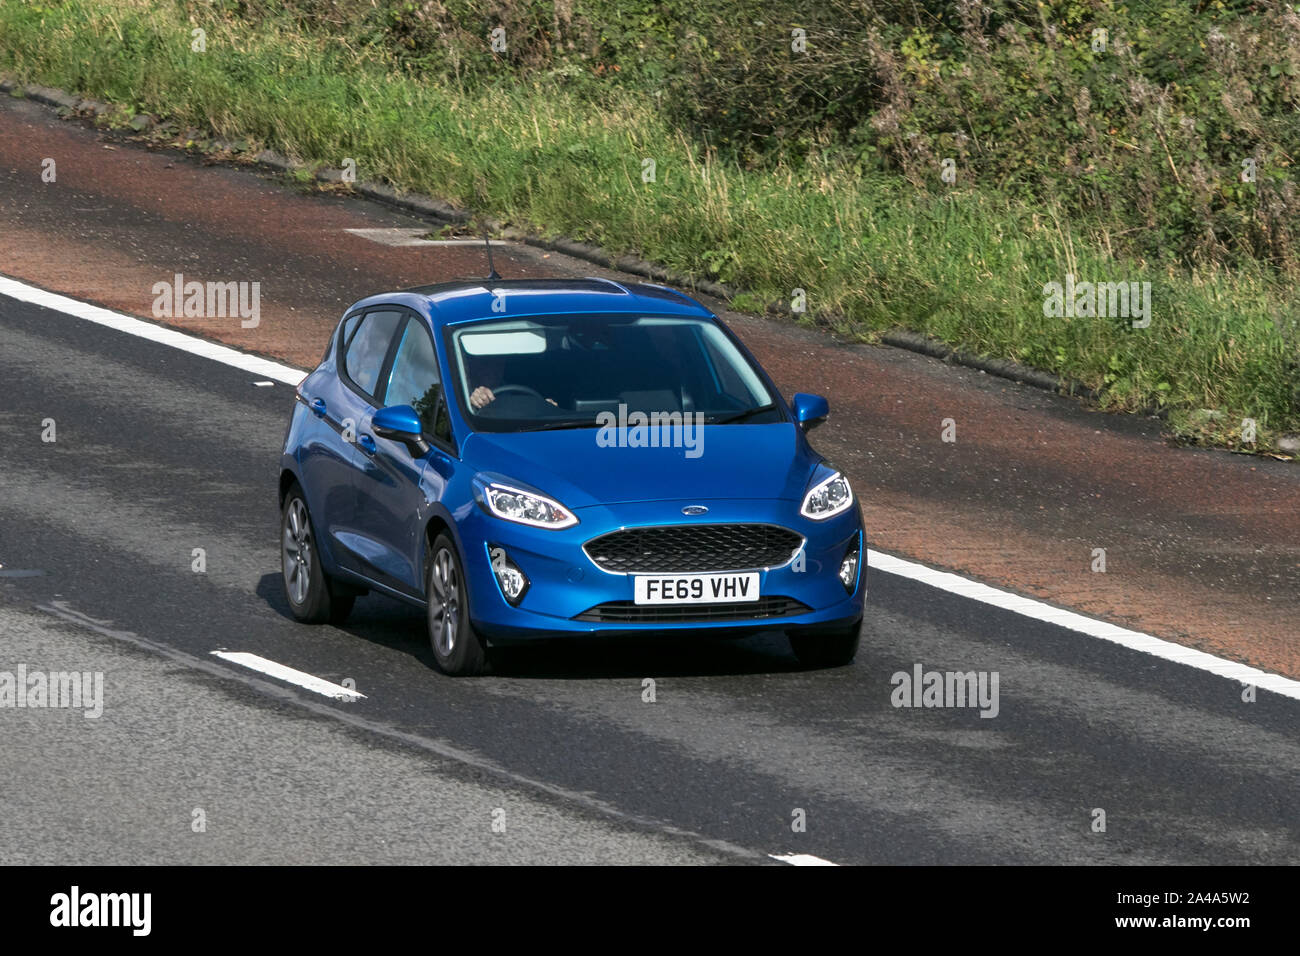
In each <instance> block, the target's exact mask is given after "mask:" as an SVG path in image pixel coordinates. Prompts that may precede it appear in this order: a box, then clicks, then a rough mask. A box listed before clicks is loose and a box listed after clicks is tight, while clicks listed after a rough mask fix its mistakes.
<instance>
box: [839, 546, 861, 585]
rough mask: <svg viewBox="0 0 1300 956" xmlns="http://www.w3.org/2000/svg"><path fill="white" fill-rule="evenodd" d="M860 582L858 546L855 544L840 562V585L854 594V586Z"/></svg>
mask: <svg viewBox="0 0 1300 956" xmlns="http://www.w3.org/2000/svg"><path fill="white" fill-rule="evenodd" d="M857 580H858V546H857V545H856V544H855V545H853V547H852V548H850V549H849V553H848V554H846V555H844V560H843V561H841V562H840V583H841V584H843V585H844V590H846V591H848V592H849V593H850V594H852V593H853V585H854V583H855V582H856V581H857Z"/></svg>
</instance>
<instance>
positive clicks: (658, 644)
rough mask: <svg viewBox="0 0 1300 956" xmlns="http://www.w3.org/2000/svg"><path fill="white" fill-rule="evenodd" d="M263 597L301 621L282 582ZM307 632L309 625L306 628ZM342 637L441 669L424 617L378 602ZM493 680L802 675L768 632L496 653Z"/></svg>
mask: <svg viewBox="0 0 1300 956" xmlns="http://www.w3.org/2000/svg"><path fill="white" fill-rule="evenodd" d="M257 595H258V597H260V598H261V599H262V600H264V601H266V603H267V604H268V605H269V606H270V607H271V608H272V609H273V610H274V611H275V612H276V613H277V614H279V615H281V616H282V617H286V618H288V619H290V620H293V615H292V614H291V613H290V611H289V604H288V601H287V600H286V599H285V596H284V586H283V584H282V583H281V580H280V575H279V574H266V575H263V576H262V578H261V580H260V581H259V582H258V585H257ZM304 626H306V625H304ZM334 626H335V627H336V628H337V629H338V630H341V631H344V632H345V633H347V634H351V635H352V636H354V637H357V638H360V639H362V640H365V641H368V642H370V643H371V644H375V645H377V646H380V647H386V648H390V649H392V650H396V651H401V652H402V653H405V654H410V655H411V656H412V657H414V658H416V659H417V660H419V661H420V662H421V663H422V664H424V665H425V666H426V667H428V668H429V669H430V670H435V669H434V664H433V651H432V650H431V649H430V647H429V640H428V633H427V631H426V630H425V618H424V613H423V612H422V611H420V610H419V609H417V608H414V607H410V606H409V605H406V604H402V603H401V602H399V601H395V600H391V599H389V598H386V597H382V596H380V595H376V594H369V595H366V596H365V597H362V598H358V599H357V603H356V606H355V607H354V608H353V610H352V614H351V615H350V616H349V617H348V619H347V620H346V621H345V622H344V623H343V624H341V625H334ZM492 665H493V666H492V671H491V676H493V677H506V678H518V679H545V680H597V679H608V678H628V677H645V676H647V675H653V676H654V677H656V678H658V677H720V676H739V675H748V674H780V673H790V672H800V671H804V670H806V669H807V668H804V667H803V666H802V665H800V664H799V662H798V661H797V660H796V659H795V657H794V655H793V654H792V653H791V651H790V645H789V643H788V642H787V641H786V639H785V635H784V634H782V633H780V632H779V631H768V632H765V633H762V634H756V635H753V636H750V637H746V638H739V639H721V638H715V637H707V636H700V635H698V634H696V635H683V636H677V635H662V636H647V637H639V636H638V637H635V638H626V637H612V638H600V639H595V638H567V639H562V640H544V641H536V642H530V643H528V644H525V645H513V646H510V647H502V648H496V649H494V653H493V657H492Z"/></svg>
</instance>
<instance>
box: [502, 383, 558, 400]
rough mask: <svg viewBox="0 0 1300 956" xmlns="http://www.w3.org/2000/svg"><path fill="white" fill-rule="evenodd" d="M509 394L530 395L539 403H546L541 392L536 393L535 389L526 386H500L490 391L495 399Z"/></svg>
mask: <svg viewBox="0 0 1300 956" xmlns="http://www.w3.org/2000/svg"><path fill="white" fill-rule="evenodd" d="M509 394H518V395H531V396H533V398H535V399H537V400H538V401H539V402H545V401H546V399H545V397H543V395H542V394H541V392H538V391H537V390H536V389H532V388H529V387H528V386H527V385H502V386H500V387H498V388H494V389H492V395H493V396H494V397H496V398H500V397H501V396H502V395H509Z"/></svg>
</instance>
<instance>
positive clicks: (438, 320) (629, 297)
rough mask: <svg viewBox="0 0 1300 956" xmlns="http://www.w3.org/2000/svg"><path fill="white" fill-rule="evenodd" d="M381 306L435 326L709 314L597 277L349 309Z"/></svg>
mask: <svg viewBox="0 0 1300 956" xmlns="http://www.w3.org/2000/svg"><path fill="white" fill-rule="evenodd" d="M498 295H504V296H505V300H506V301H507V302H508V303H509V304H508V305H507V307H506V310H505V312H501V311H500V310H499V308H498V310H496V311H494V310H493V308H492V305H493V303H494V302H496V301H498V299H497V296H498ZM383 304H395V305H405V306H407V307H408V308H413V309H415V310H416V311H417V312H422V313H426V314H428V315H429V316H430V317H431V318H432V319H433V321H434V323H435V324H436V325H451V324H454V323H456V322H468V321H472V320H474V319H487V318H516V317H520V316H526V315H564V314H572V313H595V314H601V313H605V314H622V313H628V312H638V313H645V314H647V315H681V316H695V317H700V318H708V317H711V316H712V314H713V313H711V312H710V311H709V310H708V309H706V308H705V307H704V306H702V305H701V304H700V303H698V302H696V301H695V300H694V299H692V298H690V297H689V296H686V295H683V294H682V293H680V292H677V291H676V290H674V289H670V288H668V287H667V286H661V285H654V284H652V283H648V282H629V283H620V282H614V281H613V280H611V279H596V278H587V279H459V280H456V281H454V282H438V283H435V284H433V285H422V286H416V287H414V288H411V289H404V290H402V291H400V292H389V293H384V294H380V295H373V296H370V297H368V298H365V299H362V300H361V301H360V302H358V303H356V304H355V305H353V306H352V308H351V309H349V310H348V311H349V312H354V311H356V310H357V309H363V308H368V307H370V306H375V305H383ZM421 306H424V308H421Z"/></svg>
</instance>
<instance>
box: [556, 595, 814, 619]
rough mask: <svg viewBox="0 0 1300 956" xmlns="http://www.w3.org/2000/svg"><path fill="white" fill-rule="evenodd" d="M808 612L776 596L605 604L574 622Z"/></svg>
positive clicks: (764, 616)
mask: <svg viewBox="0 0 1300 956" xmlns="http://www.w3.org/2000/svg"><path fill="white" fill-rule="evenodd" d="M808 610H809V608H808V605H806V604H802V603H800V602H799V601H796V600H795V599H794V598H789V597H782V596H780V595H770V596H768V597H762V598H759V599H758V600H757V601H741V602H737V603H733V604H635V603H633V602H632V601H608V602H606V603H605V604H597V605H596V606H595V607H593V608H588V609H587V610H585V611H583V612H582V613H581V614H579V615H578V616H577V617H575V618H574V620H575V621H599V622H600V623H602V624H668V623H672V622H686V621H690V622H696V621H698V622H708V621H754V620H758V619H760V618H769V617H790V616H791V615H793V614H803V613H804V612H806V611H808Z"/></svg>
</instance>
